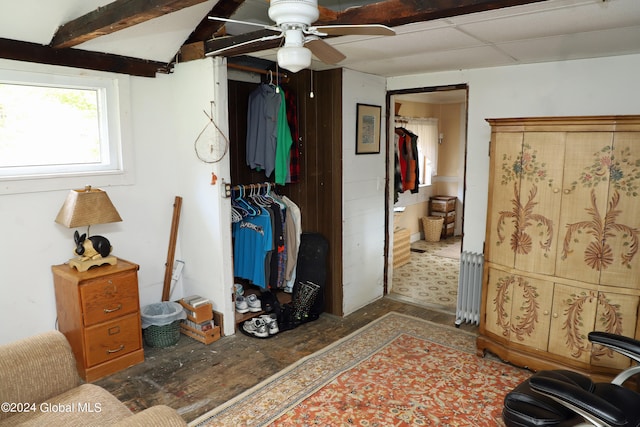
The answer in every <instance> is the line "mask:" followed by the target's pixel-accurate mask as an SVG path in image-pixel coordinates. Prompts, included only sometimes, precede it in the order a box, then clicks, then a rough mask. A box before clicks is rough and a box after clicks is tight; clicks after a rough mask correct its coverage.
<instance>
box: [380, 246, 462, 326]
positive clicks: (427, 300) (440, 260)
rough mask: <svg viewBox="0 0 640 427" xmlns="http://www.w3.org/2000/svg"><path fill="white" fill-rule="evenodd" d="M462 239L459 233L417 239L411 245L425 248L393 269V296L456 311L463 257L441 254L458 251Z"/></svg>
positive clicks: (412, 254) (415, 247) (420, 248)
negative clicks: (436, 238)
mask: <svg viewBox="0 0 640 427" xmlns="http://www.w3.org/2000/svg"><path fill="white" fill-rule="evenodd" d="M460 242H461V238H460V237H453V238H448V239H442V240H440V241H439V242H427V241H424V240H419V241H417V242H414V243H413V244H412V245H411V247H412V248H413V249H417V250H419V251H424V252H413V251H412V252H411V259H410V261H409V262H408V263H407V264H405V265H403V266H401V267H398V268H395V269H394V270H393V286H392V289H391V292H392V295H391V296H400V298H398V299H401V300H403V301H408V302H414V303H418V304H423V305H427V306H431V307H434V308H439V309H443V310H445V311H449V312H453V313H455V310H456V302H457V299H458V275H459V274H460V260H459V256H458V259H455V258H452V257H443V256H442V254H444V253H446V254H453V253H455V252H456V251H458V255H459V250H460Z"/></svg>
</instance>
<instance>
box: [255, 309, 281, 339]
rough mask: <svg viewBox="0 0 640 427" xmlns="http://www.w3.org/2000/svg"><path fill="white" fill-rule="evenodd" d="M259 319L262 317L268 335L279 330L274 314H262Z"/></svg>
mask: <svg viewBox="0 0 640 427" xmlns="http://www.w3.org/2000/svg"><path fill="white" fill-rule="evenodd" d="M259 319H262V321H263V322H264V324H265V325H266V326H267V330H268V331H269V335H275V334H277V333H278V332H280V329H279V328H278V319H277V316H276V315H275V314H273V313H272V314H262V315H260V317H259Z"/></svg>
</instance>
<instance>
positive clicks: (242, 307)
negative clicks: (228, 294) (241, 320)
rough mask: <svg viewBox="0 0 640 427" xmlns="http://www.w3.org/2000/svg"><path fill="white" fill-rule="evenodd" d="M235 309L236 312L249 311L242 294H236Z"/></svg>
mask: <svg viewBox="0 0 640 427" xmlns="http://www.w3.org/2000/svg"><path fill="white" fill-rule="evenodd" d="M236 311H237V312H238V313H247V312H248V311H249V304H247V300H246V298H245V297H243V296H242V295H236Z"/></svg>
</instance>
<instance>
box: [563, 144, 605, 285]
mask: <svg viewBox="0 0 640 427" xmlns="http://www.w3.org/2000/svg"><path fill="white" fill-rule="evenodd" d="M612 141H613V133H612V132H569V133H567V143H566V148H565V157H566V159H567V162H566V164H565V170H564V182H563V186H562V192H563V194H562V207H561V215H560V227H559V228H560V236H559V237H560V238H561V239H562V241H561V242H560V244H561V245H562V246H561V247H559V251H558V252H559V255H560V256H559V257H558V258H557V260H556V275H557V276H560V277H566V278H569V279H573V280H578V281H583V282H588V283H599V282H600V270H601V268H602V266H603V262H606V260H607V258H608V257H609V256H610V254H609V251H608V250H607V249H606V248H605V247H604V246H603V244H602V242H603V239H604V234H603V227H604V225H605V220H606V219H605V216H606V212H607V196H608V193H609V161H608V160H607V158H609V157H610V152H611V144H612Z"/></svg>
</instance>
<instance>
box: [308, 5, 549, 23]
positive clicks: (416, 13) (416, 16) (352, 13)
mask: <svg viewBox="0 0 640 427" xmlns="http://www.w3.org/2000/svg"><path fill="white" fill-rule="evenodd" d="M541 1H545V0H430V1H426V0H386V1H382V2H378V3H372V4H367V5H364V6H357V7H351V8H348V9H346V10H344V11H342V12H333V11H330V10H327V9H324V10H322V9H321V10H320V12H321V15H320V17H319V19H318V21H317V22H315V23H314V25H332V24H384V25H387V26H389V27H397V26H399V25H405V24H410V23H413V22H422V21H431V20H434V19H441V18H449V17H452V16H458V15H466V14H469V13H476V12H484V11H487V10H495V9H501V8H505V7H512V6H520V5H524V4H529V3H537V2H541Z"/></svg>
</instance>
